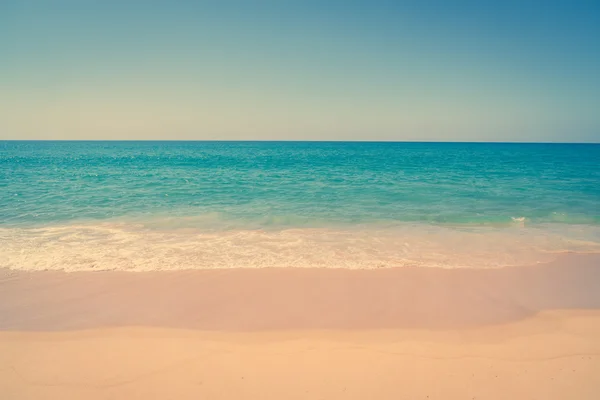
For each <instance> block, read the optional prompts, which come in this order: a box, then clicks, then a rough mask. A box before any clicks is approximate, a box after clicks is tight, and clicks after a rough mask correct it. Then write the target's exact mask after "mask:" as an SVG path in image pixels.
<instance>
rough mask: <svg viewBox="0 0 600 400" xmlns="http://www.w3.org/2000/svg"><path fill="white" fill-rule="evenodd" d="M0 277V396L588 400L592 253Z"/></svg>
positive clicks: (599, 291)
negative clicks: (394, 264) (357, 266)
mask: <svg viewBox="0 0 600 400" xmlns="http://www.w3.org/2000/svg"><path fill="white" fill-rule="evenodd" d="M599 260H600V259H599V258H598V256H596V255H578V256H575V255H568V256H564V257H562V258H561V259H559V260H558V261H556V262H553V263H550V264H540V265H536V266H529V267H511V268H500V269H487V270H477V269H453V270H444V269H437V268H397V269H381V270H364V271H351V270H342V269H337V270H326V269H285V268H274V269H273V268H269V269H252V270H251V269H236V270H204V271H202V270H196V271H177V272H156V273H151V272H148V273H120V272H99V273H87V272H78V273H63V272H50V271H49V272H20V271H11V270H2V271H1V272H0V273H1V275H0V276H1V279H0V329H1V330H2V332H1V333H0V393H2V399H9V400H12V399H58V398H60V399H138V398H139V399H198V398H201V399H244V398H248V399H544V400H545V399H597V398H598V396H600V312H599V311H598V309H599V306H600V268H599V267H600V262H599Z"/></svg>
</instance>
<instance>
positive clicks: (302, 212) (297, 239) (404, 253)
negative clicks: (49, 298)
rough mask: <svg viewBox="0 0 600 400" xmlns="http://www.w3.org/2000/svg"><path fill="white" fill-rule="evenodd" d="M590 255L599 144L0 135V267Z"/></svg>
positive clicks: (596, 222) (392, 263)
mask: <svg viewBox="0 0 600 400" xmlns="http://www.w3.org/2000/svg"><path fill="white" fill-rule="evenodd" d="M565 252H600V145H591V144H589V145H588V144H474V143H470V144H469V143H454V144H451V143H325V142H320V143H308V142H6V141H4V142H1V141H0V266H1V267H10V268H16V269H36V270H39V269H65V270H70V271H72V270H103V269H118V270H136V271H144V270H162V269H195V268H235V267H244V268H245V267H249V268H252V267H324V268H380V267H397V266H406V265H418V266H427V267H446V268H459V267H473V268H491V267H501V266H507V265H520V264H531V263H537V262H545V261H549V260H552V259H554V258H556V257H557V256H558V255H559V254H562V253H565Z"/></svg>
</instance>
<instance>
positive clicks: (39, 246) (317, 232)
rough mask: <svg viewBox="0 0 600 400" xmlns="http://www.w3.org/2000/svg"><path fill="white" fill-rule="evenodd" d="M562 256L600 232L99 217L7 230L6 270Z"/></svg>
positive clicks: (488, 262) (465, 262)
mask: <svg viewBox="0 0 600 400" xmlns="http://www.w3.org/2000/svg"><path fill="white" fill-rule="evenodd" d="M563 252H600V232H599V231H598V228H597V227H592V226H570V227H565V226H564V225H563V226H552V225H548V226H545V227H543V228H541V227H538V228H529V227H525V226H514V227H507V228H489V227H488V228H474V227H472V228H452V227H440V226H430V225H405V226H398V227H393V228H389V227H387V228H377V227H373V226H370V227H362V228H359V227H356V228H352V229H330V228H310V229H308V228H306V229H305V228H302V229H285V230H272V231H267V230H261V229H246V230H221V231H217V230H213V231H201V230H197V229H194V228H189V227H186V228H178V229H154V228H148V227H147V226H144V225H142V224H132V223H127V224H126V223H96V224H79V225H62V226H52V227H43V228H36V229H32V228H29V229H25V228H1V229H0V266H1V267H8V268H13V269H22V270H66V271H89V270H123V271H155V270H180V269H210V268H265V267H299V268H349V269H372V268H382V267H402V266H423V267H442V268H461V267H468V268H495V267H502V266H509V265H524V264H534V263H538V262H546V261H551V260H552V259H554V258H556V256H557V254H559V253H563Z"/></svg>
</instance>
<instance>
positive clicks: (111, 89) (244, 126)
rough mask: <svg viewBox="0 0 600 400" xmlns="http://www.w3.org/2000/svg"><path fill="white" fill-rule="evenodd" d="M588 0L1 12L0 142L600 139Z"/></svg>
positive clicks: (1, 5)
mask: <svg viewBox="0 0 600 400" xmlns="http://www.w3.org/2000/svg"><path fill="white" fill-rule="evenodd" d="M599 43H600V2H598V1H577V0H573V1H551V0H548V1H544V2H541V1H535V2H534V1H527V0H522V1H513V0H506V1H493V2H492V1H483V0H480V1H450V0H446V1H427V0H423V1H401V0H396V1H377V0H370V1H353V0H346V1H338V0H329V1H313V0H305V1H291V0H290V1H286V0H278V1H260V0H255V1H249V0H246V1H229V0H221V1H211V2H209V1H177V0H171V1H152V0H148V1H141V0H140V1H136V0H129V1H124V0H122V1H116V0H103V1H100V0H98V1H94V0H54V1H51V0H38V1H29V0H0V139H52V140H54V139H56V140H58V139H61V140H63V139H65V140H73V139H85V140H119V139H128V140H145V139H149V140H167V139H181V140H384V141H387V140H389V141H414V140H417V141H533V142H539V141H541V142H600V45H599Z"/></svg>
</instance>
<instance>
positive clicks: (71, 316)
mask: <svg viewBox="0 0 600 400" xmlns="http://www.w3.org/2000/svg"><path fill="white" fill-rule="evenodd" d="M557 309H600V256H598V255H568V256H564V257H561V258H560V259H559V260H557V261H555V262H551V263H547V264H537V265H534V266H525V267H505V268H498V269H437V268H422V267H403V268H389V269H387V268H382V269H376V270H343V269H303V268H272V269H271V268H262V269H220V270H185V271H160V272H143V273H131V272H118V271H99V272H69V273H66V272H56V271H32V272H23V271H15V270H6V269H4V270H0V316H1V317H2V318H0V331H2V330H33V331H40V330H41V331H43V330H81V329H90V328H105V327H120V326H149V327H152V326H154V327H170V328H179V329H196V330H208V331H215V330H216V331H241V332H243V331H260V330H311V329H316V330H319V329H334V330H335V329H419V328H423V329H454V328H458V329H463V328H469V327H477V326H488V325H497V324H502V323H507V322H512V321H517V320H522V319H525V318H527V317H531V316H533V315H535V314H537V313H539V312H543V311H551V310H557Z"/></svg>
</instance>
